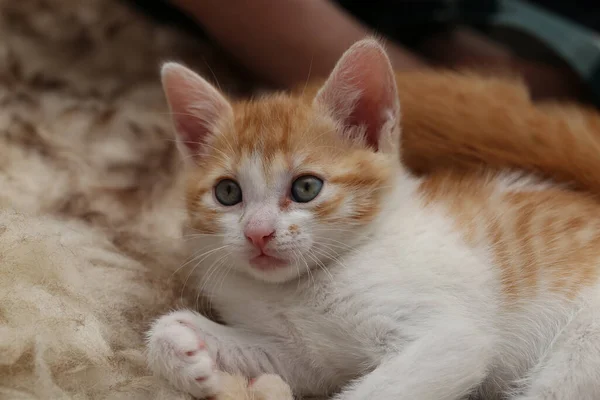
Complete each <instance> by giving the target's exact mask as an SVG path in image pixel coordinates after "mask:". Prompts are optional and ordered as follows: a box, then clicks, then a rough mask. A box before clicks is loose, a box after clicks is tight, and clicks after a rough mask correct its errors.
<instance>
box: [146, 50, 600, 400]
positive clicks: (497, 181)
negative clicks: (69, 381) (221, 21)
mask: <svg viewBox="0 0 600 400" xmlns="http://www.w3.org/2000/svg"><path fill="white" fill-rule="evenodd" d="M361 46H362V47H361ZM380 55H381V54H380V51H379V50H377V47H376V46H375V47H374V44H373V43H370V42H368V43H366V44H362V45H358V46H357V47H355V48H354V49H353V50H350V51H349V53H348V55H347V56H346V57H345V58H344V59H342V61H340V64H339V65H340V66H338V68H336V71H334V73H333V74H332V77H331V78H330V80H329V81H328V83H326V84H325V86H324V88H323V89H322V90H321V92H320V93H319V95H318V96H317V100H316V105H315V107H316V109H317V112H316V113H313V112H311V111H310V110H311V108H310V107H309V108H303V105H302V101H301V100H294V99H293V98H292V99H288V98H277V97H276V98H273V99H270V100H265V103H264V104H262V106H261V107H262V108H260V107H259V106H256V105H252V104H251V103H242V104H241V105H238V106H235V108H234V109H229V108H228V106H227V105H226V104H225V103H223V101H221V100H220V99H219V98H218V97H215V94H214V93H213V92H211V91H210V89H207V88H206V87H204V86H203V84H202V83H201V82H200V83H198V82H196V84H198V85H200V86H201V87H202V89H203V90H195V91H194V90H192V94H191V95H185V94H182V92H177V91H176V90H175V89H176V88H179V89H178V90H182V88H185V89H186V90H189V89H190V88H191V87H192V86H193V82H194V79H196V78H193V77H190V76H189V75H187V76H186V74H188V72H185V71H183V70H180V69H179V70H178V68H180V67H170V68H171V69H170V70H168V71H166V83H167V84H166V87H167V93H168V94H169V95H170V97H171V106H172V108H173V109H174V112H175V115H177V114H180V115H182V116H185V115H191V114H192V112H195V113H197V114H195V117H194V118H187V119H186V118H184V117H182V118H177V117H176V123H177V128H178V130H179V132H180V135H181V142H180V144H181V146H182V148H184V150H185V147H186V144H187V147H188V150H189V151H191V156H192V157H194V158H195V159H196V161H198V165H197V166H195V167H194V168H191V169H190V171H191V174H190V180H189V185H188V193H187V195H188V196H187V198H188V207H189V210H190V215H191V217H192V221H193V223H194V228H195V229H197V230H200V231H202V232H203V233H209V234H213V235H214V236H213V237H212V238H210V239H206V238H204V239H201V240H200V243H196V244H193V246H194V248H198V246H200V245H201V246H206V244H209V246H210V247H211V248H212V250H211V253H208V254H206V256H202V260H201V261H205V260H206V261H207V262H208V264H206V268H205V269H204V273H205V277H204V278H205V280H206V281H210V280H213V281H214V282H215V283H214V284H212V285H205V286H203V289H204V290H205V291H206V293H207V294H208V295H209V297H211V298H212V301H213V304H214V306H215V308H216V309H217V310H218V311H219V313H220V315H221V317H222V318H223V320H224V321H226V322H227V324H228V325H229V326H227V327H225V326H221V325H218V324H216V323H214V322H211V321H209V320H208V319H206V318H204V317H201V316H199V315H197V314H194V313H192V312H189V311H179V312H175V313H172V314H169V315H167V316H164V317H162V318H161V319H159V320H158V321H157V323H156V324H155V325H154V327H153V329H152V331H151V333H150V336H149V339H150V341H149V344H150V348H149V356H150V363H151V366H152V367H153V368H154V370H155V371H157V372H158V373H160V374H162V375H164V376H166V377H167V378H168V379H170V380H171V381H172V382H173V383H174V384H175V385H177V386H178V387H180V388H182V389H184V390H187V391H189V392H191V393H193V394H195V395H198V396H201V395H206V394H211V393H212V392H213V391H214V390H215V388H216V387H217V386H218V382H217V381H216V376H215V375H214V374H212V373H211V363H212V362H211V360H215V361H216V362H217V364H218V366H219V367H220V368H223V369H225V370H227V371H232V372H241V373H243V374H246V375H249V376H254V375H258V374H260V373H263V372H275V373H278V374H281V375H282V376H283V377H284V378H285V379H286V380H287V381H288V382H289V383H290V385H291V386H292V388H293V389H294V390H295V391H296V392H297V393H299V394H302V395H307V394H310V395H325V394H329V393H332V392H333V391H337V390H341V393H340V394H339V395H337V396H338V397H336V398H337V399H340V400H358V399H371V398H383V399H424V400H428V399H432V400H433V399H449V400H450V399H459V398H462V397H464V396H466V395H468V394H469V393H471V392H472V391H474V390H480V391H484V392H486V393H488V394H491V395H501V394H503V395H506V396H508V395H512V397H511V398H519V399H543V398H555V399H567V398H577V399H582V400H585V399H590V400H591V399H595V398H598V397H599V396H600V326H599V324H600V284H599V282H598V275H599V272H600V269H599V267H598V259H599V257H600V250H598V246H597V244H598V242H599V241H600V208H599V207H598V206H597V205H596V204H595V203H594V202H592V201H591V200H588V199H586V198H584V197H582V196H580V195H575V194H573V193H571V192H567V191H563V190H562V189H560V188H558V187H556V186H555V185H552V184H548V183H540V182H537V181H536V180H534V179H532V178H531V177H527V176H525V177H518V176H507V175H497V176H493V175H489V176H485V175H467V176H465V175H462V176H459V175H452V174H449V175H440V174H436V175H432V176H430V177H427V178H424V179H419V178H415V177H413V176H412V175H411V174H409V173H408V172H406V171H405V170H404V169H403V168H402V167H401V166H400V163H399V162H398V159H397V155H398V147H397V145H398V136H397V135H398V129H397V122H398V117H399V114H398V109H397V98H396V97H395V91H394V90H391V89H389V88H390V85H389V81H388V80H387V79H388V78H389V76H390V75H389V72H388V70H387V69H386V66H387V64H386V62H385V61H383V64H382V61H381V57H380ZM366 67H373V70H372V71H371V70H369V69H368V68H366ZM378 68H379V70H378ZM354 73H356V74H358V77H357V76H355V75H353V74H354ZM178 79H179V80H180V81H179V84H178V85H177V83H178V82H177V80H178ZM392 79H393V78H392ZM181 80H183V82H182V81H181ZM182 83H185V84H182ZM169 85H172V86H171V87H169ZM353 85H356V86H358V87H359V90H358V91H356V90H353V89H354V86H353ZM390 92H392V93H390ZM178 96H179V97H178ZM186 96H188V97H187V98H186ZM190 97H191V98H192V99H191V100H192V101H191V102H190V104H191V106H190V105H186V104H185V103H186V101H188V102H189V100H190ZM209 100H210V101H209ZM186 109H187V110H189V112H188V113H186V112H185V110H186ZM282 110H287V112H283V111H282ZM323 110H326V111H325V112H323ZM328 113H331V115H332V116H333V118H331V119H329V118H328V117H327V115H328ZM222 115H225V118H223V117H222ZM203 130H205V131H206V132H209V135H203V134H198V132H200V133H201V132H202V131H203ZM194 135H196V136H194ZM357 137H362V140H356V138H357ZM394 138H395V139H394ZM186 142H187V143H186ZM204 145H206V146H204ZM371 146H372V147H374V148H375V150H374V149H372V148H371ZM306 173H311V174H315V175H317V176H321V177H323V181H324V182H325V185H326V186H324V187H323V189H322V193H319V194H318V197H317V198H315V200H314V201H312V200H311V201H310V202H307V203H299V202H294V201H295V200H293V199H292V200H290V198H289V195H288V194H287V193H288V190H289V189H288V187H289V186H288V185H289V183H288V182H289V181H290V180H293V179H295V178H294V177H295V176H298V175H300V176H302V174H306ZM230 176H232V177H233V178H229V177H230ZM224 177H225V178H227V179H236V180H237V181H239V182H240V186H241V188H242V189H241V190H243V192H244V197H243V202H241V198H240V203H239V204H236V205H233V206H227V207H222V206H220V205H219V204H218V203H217V201H216V200H215V197H214V196H216V195H215V194H213V192H212V187H213V185H215V182H219V180H220V179H223V178H224ZM292 185H293V184H292ZM265 224H269V230H268V231H265V232H266V233H265V234H264V235H265V236H264V238H270V239H269V240H270V242H269V243H270V245H267V246H266V247H265V248H266V249H268V250H267V251H268V253H265V254H267V255H274V256H276V257H277V258H285V259H287V260H289V261H288V263H289V266H284V267H280V266H272V267H269V268H267V269H262V268H257V267H255V266H252V263H251V262H250V263H249V261H247V259H249V258H251V257H253V254H254V253H253V251H254V250H253V247H252V246H251V245H249V243H247V241H246V237H245V235H246V236H248V235H249V234H248V233H246V229H248V226H251V227H253V228H255V227H256V226H258V225H260V226H261V227H262V226H264V225H265ZM271 225H272V226H271ZM240 228H243V229H244V230H243V231H241V230H240ZM271 229H272V231H273V233H271V234H269V233H268V232H271ZM266 235H268V236H269V237H267V236H266ZM567 235H569V236H567ZM248 239H250V236H248ZM211 241H212V243H211ZM253 243H254V241H253ZM261 246H262V245H261ZM268 246H270V247H268ZM290 246H292V247H291V248H292V250H291V251H290V250H289V248H290ZM294 246H295V247H294ZM223 248H225V251H220V250H221V249H223ZM230 248H233V250H228V249H230ZM263 251H264V249H263V248H262V247H261V254H263V253H262V252H263ZM223 253H225V254H223ZM261 257H262V256H261ZM223 260H225V261H223ZM224 262H225V263H226V267H221V268H219V267H220V266H221V264H222V263H224ZM304 266H305V267H306V268H305V269H304ZM215 271H216V272H215ZM215 275H216V276H215ZM253 278H254V279H253ZM552 396H553V397H552Z"/></svg>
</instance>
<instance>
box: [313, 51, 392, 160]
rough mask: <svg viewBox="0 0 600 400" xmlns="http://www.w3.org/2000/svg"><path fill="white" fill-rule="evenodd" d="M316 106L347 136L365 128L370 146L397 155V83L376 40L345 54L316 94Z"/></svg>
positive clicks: (386, 57)
mask: <svg viewBox="0 0 600 400" xmlns="http://www.w3.org/2000/svg"><path fill="white" fill-rule="evenodd" d="M315 105H316V106H318V107H322V108H325V110H326V111H327V112H329V113H330V114H331V116H332V117H333V118H334V119H335V120H336V121H338V122H339V123H341V124H342V126H343V128H344V133H345V134H347V135H352V134H355V133H356V131H357V128H361V127H362V128H363V129H364V131H365V133H364V135H365V141H366V144H367V145H369V146H371V147H373V148H375V149H376V150H379V151H386V152H387V151H395V152H398V146H399V142H400V137H399V136H400V134H399V129H400V128H399V123H400V101H399V99H398V91H397V88H396V80H395V78H394V71H393V69H392V66H391V64H390V61H389V58H388V56H387V54H386V53H385V50H384V49H383V47H382V46H381V45H380V44H379V43H378V42H377V41H376V40H374V39H364V40H361V41H359V42H357V43H355V44H354V45H352V46H351V47H350V48H349V49H348V50H347V51H346V53H345V54H344V55H343V56H342V58H341V59H340V60H339V61H338V63H337V65H336V66H335V68H334V70H333V72H332V73H331V75H330V76H329V78H328V79H327V81H326V82H325V84H324V85H323V87H322V88H321V90H320V91H319V92H318V93H317V97H316V98H315ZM353 128H354V129H353Z"/></svg>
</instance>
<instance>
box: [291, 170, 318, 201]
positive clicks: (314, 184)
mask: <svg viewBox="0 0 600 400" xmlns="http://www.w3.org/2000/svg"><path fill="white" fill-rule="evenodd" d="M322 188H323V181H322V180H321V179H319V178H317V177H316V176H312V175H304V176H301V177H299V178H298V179H296V180H295V181H294V183H292V200H294V201H295V202H298V203H308V202H309V201H312V200H314V198H315V197H317V195H318V194H319V192H320V191H321V189H322Z"/></svg>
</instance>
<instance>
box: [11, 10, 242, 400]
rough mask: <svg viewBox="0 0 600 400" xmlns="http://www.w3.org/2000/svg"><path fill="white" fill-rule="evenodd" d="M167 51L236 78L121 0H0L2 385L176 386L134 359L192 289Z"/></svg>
mask: <svg viewBox="0 0 600 400" xmlns="http://www.w3.org/2000/svg"><path fill="white" fill-rule="evenodd" d="M165 59H177V60H181V61H184V62H185V63H187V64H189V65H191V66H192V67H193V68H195V69H197V70H199V71H203V70H205V69H206V66H207V65H208V64H210V65H211V67H212V68H213V69H214V70H216V71H219V72H220V76H219V77H218V78H219V81H220V83H221V85H224V86H225V87H227V88H228V90H229V91H235V89H236V87H235V86H234V85H233V83H235V80H234V79H228V78H227V76H225V72H227V71H229V70H230V68H229V66H228V64H226V63H224V62H222V61H221V60H222V57H221V56H219V54H218V53H217V52H216V51H215V50H213V49H212V48H210V47H209V46H207V45H204V44H203V43H202V42H201V41H199V39H198V38H196V37H188V36H186V34H184V33H183V32H177V31H174V30H171V28H167V27H161V26H159V25H158V24H157V23H156V22H155V21H150V20H147V19H146V18H145V17H143V16H142V15H140V14H138V13H137V12H136V11H135V10H132V9H130V8H128V6H127V4H126V3H125V2H124V1H120V0H96V1H80V0H18V1H15V0H0V209H1V210H2V211H0V399H10V400H15V399H75V398H76V399H101V398H110V399H119V398H122V399H136V398H139V399H152V398H155V399H167V398H168V399H183V398H186V397H185V396H183V395H181V394H179V393H175V392H172V391H171V389H170V388H169V386H168V385H166V384H165V383H164V382H162V381H160V380H157V379H155V378H153V377H151V376H149V374H148V372H147V370H146V367H145V362H144V357H143V339H144V337H143V334H144V332H145V331H146V330H147V327H148V324H149V322H150V321H151V320H152V319H153V318H155V317H156V316H157V315H160V314H161V313H163V312H165V311H167V310H168V309H171V308H176V307H183V306H186V305H193V303H194V302H195V301H197V293H196V292H195V291H194V290H193V288H190V286H192V285H189V284H188V285H183V280H184V279H185V278H186V275H187V274H188V273H189V270H187V271H181V272H182V273H181V274H177V273H175V270H176V269H177V267H179V266H180V265H182V255H181V253H180V250H179V248H178V243H179V241H177V240H175V239H177V238H178V237H179V232H180V225H181V223H182V207H181V205H180V204H179V197H178V195H177V185H178V179H177V177H178V164H177V161H176V159H177V158H176V157H174V155H175V149H174V145H173V142H172V140H171V133H170V123H169V118H168V116H167V114H166V113H165V111H166V106H165V104H164V99H163V95H162V92H161V88H160V84H159V79H158V68H159V64H160V63H161V61H163V60H165ZM182 288H184V289H185V290H184V289H182ZM188 289H189V290H188Z"/></svg>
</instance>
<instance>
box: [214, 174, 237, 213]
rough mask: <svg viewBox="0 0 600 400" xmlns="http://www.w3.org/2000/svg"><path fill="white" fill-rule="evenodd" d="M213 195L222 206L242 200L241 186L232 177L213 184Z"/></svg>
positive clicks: (231, 204) (232, 204)
mask: <svg viewBox="0 0 600 400" xmlns="http://www.w3.org/2000/svg"><path fill="white" fill-rule="evenodd" d="M215 197H216V198H217V200H218V201H219V203H221V204H223V205H224V206H234V205H236V204H238V203H239V202H241V201H242V188H241V187H240V185H239V184H238V183H237V182H236V181H234V180H232V179H223V180H222V181H220V182H219V183H217V185H216V186H215Z"/></svg>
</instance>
